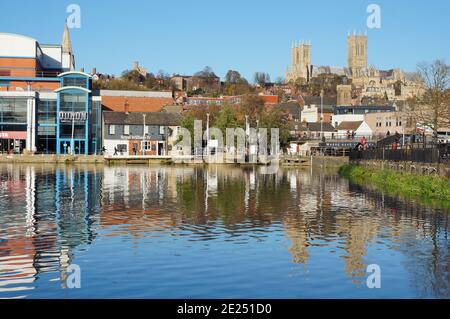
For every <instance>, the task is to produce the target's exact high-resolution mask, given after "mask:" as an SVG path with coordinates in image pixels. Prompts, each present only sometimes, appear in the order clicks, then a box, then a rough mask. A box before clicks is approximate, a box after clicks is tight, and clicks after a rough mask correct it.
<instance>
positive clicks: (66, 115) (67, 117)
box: [59, 111, 87, 123]
mask: <svg viewBox="0 0 450 319" xmlns="http://www.w3.org/2000/svg"><path fill="white" fill-rule="evenodd" d="M86 119H87V113H86V112H65V111H61V112H59V121H60V122H62V123H72V122H77V123H80V122H81V123H84V122H86Z"/></svg>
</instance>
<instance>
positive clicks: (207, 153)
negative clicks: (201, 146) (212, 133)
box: [206, 113, 209, 156]
mask: <svg viewBox="0 0 450 319" xmlns="http://www.w3.org/2000/svg"><path fill="white" fill-rule="evenodd" d="M206 155H208V156H209V113H206Z"/></svg>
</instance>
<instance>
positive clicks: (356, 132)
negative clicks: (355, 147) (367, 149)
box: [336, 121, 373, 138]
mask: <svg viewBox="0 0 450 319" xmlns="http://www.w3.org/2000/svg"><path fill="white" fill-rule="evenodd" d="M336 130H337V135H338V137H340V138H347V137H348V136H350V135H351V136H353V137H366V138H371V137H372V136H373V131H372V129H371V128H370V126H369V125H368V124H367V123H366V122H365V121H351V122H341V124H339V125H338V127H337V128H336Z"/></svg>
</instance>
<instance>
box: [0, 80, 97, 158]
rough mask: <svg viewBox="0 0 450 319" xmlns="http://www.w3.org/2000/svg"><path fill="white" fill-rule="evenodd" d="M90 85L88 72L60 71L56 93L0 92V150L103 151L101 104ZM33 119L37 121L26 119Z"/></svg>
mask: <svg viewBox="0 0 450 319" xmlns="http://www.w3.org/2000/svg"><path fill="white" fill-rule="evenodd" d="M91 86H92V80H91V77H90V76H89V75H88V74H85V73H81V72H66V73H63V74H61V75H60V88H59V89H57V90H55V93H56V97H55V95H54V94H53V96H52V95H44V94H42V95H41V94H40V93H39V94H36V97H34V96H28V95H27V96H24V97H11V96H7V97H2V96H0V152H14V153H21V152H22V151H23V150H24V149H25V148H29V150H30V151H36V152H37V153H39V154H83V155H88V154H100V152H101V149H102V146H103V145H102V127H101V126H102V106H101V101H100V99H99V100H95V99H96V97H94V98H93V97H92V94H91V91H90V88H91ZM41 96H42V98H40V97H41ZM29 109H30V110H32V109H34V112H35V113H34V114H33V116H31V115H30V116H28V111H29ZM33 119H35V123H27V121H31V120H33ZM33 124H34V125H33Z"/></svg>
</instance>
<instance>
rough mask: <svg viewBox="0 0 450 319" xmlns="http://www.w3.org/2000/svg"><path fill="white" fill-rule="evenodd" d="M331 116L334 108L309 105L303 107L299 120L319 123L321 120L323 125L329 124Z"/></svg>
mask: <svg viewBox="0 0 450 319" xmlns="http://www.w3.org/2000/svg"><path fill="white" fill-rule="evenodd" d="M333 114H334V106H332V105H324V106H322V107H321V106H320V105H315V104H310V105H305V106H304V107H303V110H302V113H301V120H302V121H303V122H316V123H320V121H321V119H322V118H323V121H324V122H325V123H331V119H332V117H333Z"/></svg>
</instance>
